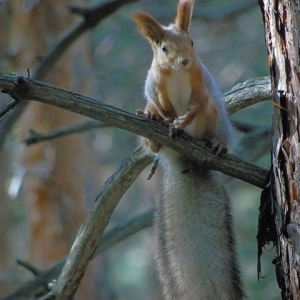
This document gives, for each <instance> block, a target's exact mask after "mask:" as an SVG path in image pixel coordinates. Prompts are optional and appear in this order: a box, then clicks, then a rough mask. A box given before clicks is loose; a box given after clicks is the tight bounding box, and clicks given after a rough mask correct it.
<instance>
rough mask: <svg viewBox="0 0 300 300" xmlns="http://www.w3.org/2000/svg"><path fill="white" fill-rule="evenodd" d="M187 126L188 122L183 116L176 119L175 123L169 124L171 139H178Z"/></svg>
mask: <svg viewBox="0 0 300 300" xmlns="http://www.w3.org/2000/svg"><path fill="white" fill-rule="evenodd" d="M186 126H187V124H186V120H185V118H184V117H183V116H182V117H178V118H176V119H175V120H174V122H173V123H171V124H169V137H170V138H174V137H176V136H177V135H178V133H180V132H181V131H182V130H183V128H185V127H186Z"/></svg>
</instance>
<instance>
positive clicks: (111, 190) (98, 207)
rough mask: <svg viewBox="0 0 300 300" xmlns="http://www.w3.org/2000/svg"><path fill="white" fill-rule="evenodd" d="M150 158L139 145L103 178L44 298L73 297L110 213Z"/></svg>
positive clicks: (62, 298)
mask: <svg viewBox="0 0 300 300" xmlns="http://www.w3.org/2000/svg"><path fill="white" fill-rule="evenodd" d="M141 158H142V159H141ZM151 160H152V159H151V158H150V157H149V156H146V155H145V153H144V151H143V150H142V148H139V149H138V150H136V151H134V153H133V155H132V156H131V157H130V158H127V159H126V160H125V161H123V163H122V165H121V166H120V167H119V169H118V171H117V172H116V173H115V174H114V175H113V176H111V177H110V178H109V179H108V180H107V181H106V183H105V185H104V187H103V188H102V190H101V192H100V194H99V196H98V197H97V199H96V203H95V208H94V209H93V211H92V212H91V213H90V215H89V218H88V219H87V221H86V222H85V223H84V224H83V226H82V228H81V229H80V230H79V232H78V235H77V237H76V239H75V241H74V243H73V246H72V249H71V251H70V253H69V255H68V258H67V261H66V263H65V265H64V267H63V269H62V272H61V274H60V276H59V278H58V280H57V284H56V285H55V287H54V289H53V290H52V291H51V292H50V293H49V295H48V296H47V297H45V298H43V299H54V298H55V299H56V300H60V299H61V300H65V299H71V298H72V297H73V295H74V293H75V292H76V290H77V288H78V285H79V283H80V281H81V278H82V276H83V274H84V272H85V270H86V268H87V265H88V263H89V261H90V260H91V259H92V257H93V254H94V252H95V250H96V247H97V242H98V240H99V238H100V237H101V236H102V233H103V231H104V229H105V228H106V226H107V225H108V222H109V220H110V217H111V214H112V213H113V211H114V209H115V207H116V206H117V204H118V203H119V200H120V199H121V197H122V196H123V194H124V193H125V192H126V190H127V189H128V188H129V187H130V186H131V184H132V183H133V182H134V181H135V179H136V178H137V177H138V175H139V174H140V173H141V171H143V170H144V168H145V167H146V166H147V165H149V163H150V162H151ZM83 245H84V246H83Z"/></svg>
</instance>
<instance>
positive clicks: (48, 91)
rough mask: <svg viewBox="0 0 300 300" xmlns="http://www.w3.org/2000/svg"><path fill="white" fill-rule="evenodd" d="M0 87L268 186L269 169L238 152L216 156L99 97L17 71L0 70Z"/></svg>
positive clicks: (215, 168) (262, 185)
mask: <svg viewBox="0 0 300 300" xmlns="http://www.w3.org/2000/svg"><path fill="white" fill-rule="evenodd" d="M0 89H1V90H2V91H4V92H5V93H7V94H9V95H11V96H12V97H13V98H15V99H18V100H19V101H20V102H21V103H22V102H24V101H27V100H35V101H39V102H42V103H47V104H51V105H54V106H57V107H60V108H63V109H66V110H69V111H72V112H75V113H79V114H81V115H85V116H87V117H90V118H93V119H95V120H99V121H102V122H104V123H106V124H109V125H112V126H116V127H119V128H121V129H124V130H127V131H130V132H133V133H135V134H138V135H141V136H144V137H146V138H149V139H152V140H154V141H156V142H158V143H161V144H163V145H165V146H168V147H170V148H172V149H174V150H176V151H178V152H180V153H182V154H185V155H187V156H189V157H190V158H191V160H194V161H195V162H197V163H199V164H202V165H204V166H206V167H208V168H210V169H213V170H216V171H220V172H223V173H224V174H227V175H229V176H232V177H235V178H238V179H241V180H243V181H245V182H248V183H250V184H253V185H255V186H258V187H261V188H262V187H264V186H265V183H266V178H267V175H268V170H266V169H263V168H259V167H257V166H254V165H252V164H250V163H248V162H246V161H243V160H241V159H239V158H237V157H235V156H234V155H230V154H228V155H226V156H216V155H215V154H213V153H211V152H209V151H208V149H207V147H206V146H205V145H204V143H203V142H201V141H198V140H194V139H192V138H191V137H189V136H188V135H186V134H182V135H181V136H180V137H178V138H176V139H173V140H170V138H169V134H168V129H167V128H166V127H164V126H161V125H159V124H157V122H154V121H151V120H147V119H145V118H142V117H139V116H135V115H133V114H130V113H128V112H126V111H123V110H120V109H117V108H114V107H112V106H110V105H107V104H104V103H101V102H100V101H99V100H95V99H92V98H88V97H84V96H81V95H79V94H76V93H72V92H70V91H66V90H63V89H60V88H57V87H54V86H51V85H47V84H45V83H42V82H38V81H34V80H32V79H28V78H26V79H25V78H24V77H22V76H19V75H14V74H1V73H0Z"/></svg>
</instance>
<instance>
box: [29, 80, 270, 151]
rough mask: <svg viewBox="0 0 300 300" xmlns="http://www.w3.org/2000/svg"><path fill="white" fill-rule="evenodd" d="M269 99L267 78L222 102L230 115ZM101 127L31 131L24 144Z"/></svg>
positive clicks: (91, 123) (242, 87)
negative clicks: (41, 131) (43, 131)
mask: <svg viewBox="0 0 300 300" xmlns="http://www.w3.org/2000/svg"><path fill="white" fill-rule="evenodd" d="M270 98H271V84H270V79H269V77H261V78H255V79H250V80H247V81H245V82H243V83H239V84H237V85H236V86H234V87H233V88H232V89H231V90H230V91H228V92H227V93H225V95H224V98H223V101H224V102H225V104H226V105H227V111H228V113H229V114H230V115H231V114H233V113H235V112H237V111H238V110H240V109H242V108H245V107H248V106H250V105H253V104H256V103H259V102H261V101H264V100H269V99H270ZM249 126H250V125H245V124H238V125H236V124H234V127H235V128H238V129H239V130H241V127H243V128H242V129H245V130H247V131H248V130H250V129H249ZM102 127H105V125H104V124H102V123H99V122H97V121H86V122H83V123H79V124H74V125H69V126H65V127H61V128H57V129H53V130H50V131H48V132H45V133H36V132H35V131H31V132H30V135H29V137H27V138H26V139H25V140H24V142H25V144H26V145H27V146H28V145H31V144H34V143H39V142H43V141H46V140H50V139H54V138H57V137H61V136H65V135H68V134H73V133H78V132H82V131H85V130H90V129H95V128H102ZM250 127H251V126H250ZM251 129H253V126H252V127H251Z"/></svg>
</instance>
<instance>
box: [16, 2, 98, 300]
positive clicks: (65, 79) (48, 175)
mask: <svg viewBox="0 0 300 300" xmlns="http://www.w3.org/2000/svg"><path fill="white" fill-rule="evenodd" d="M76 2H77V3H78V1H70V0H64V1H61V0H52V1H37V2H36V1H34V2H32V1H31V2H30V3H29V2H28V4H27V6H26V5H24V1H20V0H16V1H13V2H12V5H11V10H12V20H11V40H12V44H11V54H12V55H13V71H14V72H18V73H21V74H26V68H30V69H31V70H32V69H33V67H35V66H36V64H38V63H39V57H40V56H41V55H43V54H44V53H45V51H46V50H48V48H49V47H51V46H52V45H53V44H54V42H55V41H56V40H57V38H58V37H59V36H60V34H62V32H64V31H65V30H66V29H67V28H68V27H70V26H71V24H72V22H73V21H74V20H75V18H74V17H73V16H72V15H71V14H70V12H69V10H68V9H67V7H68V6H69V5H71V4H72V5H75V4H76ZM87 45H88V40H87V37H84V38H83V40H82V38H81V39H79V40H78V41H77V43H76V45H74V46H75V47H74V46H73V47H72V48H71V49H69V50H68V52H67V53H66V54H65V55H63V57H62V58H61V59H60V60H59V62H58V63H57V64H56V65H55V66H54V67H53V70H52V71H50V72H49V73H48V75H47V76H46V78H45V81H47V82H49V83H52V84H55V85H59V86H60V87H63V88H66V89H73V90H74V87H76V88H75V90H76V91H77V92H79V91H80V92H81V93H86V94H88V90H90V89H89V87H90V86H89V87H88V86H87V85H90V83H89V81H88V80H85V81H84V78H83V76H82V77H81V76H80V74H76V75H75V74H74V73H75V70H74V69H73V67H74V66H75V65H76V61H78V58H79V57H80V62H81V63H82V64H85V65H88V64H89V62H88V59H87V53H88V51H87V50H88V49H87ZM77 66H78V65H77ZM72 71H73V72H74V73H72ZM78 77H79V79H77V78H78ZM85 78H89V76H86V77H85ZM80 80H81V81H80ZM84 119H85V118H84V117H82V116H80V115H78V114H73V113H70V112H67V111H65V110H61V109H58V108H55V107H53V106H47V105H43V104H40V103H36V102H35V103H30V105H29V107H28V108H27V110H26V112H25V113H24V115H23V116H22V118H21V120H20V122H19V124H18V126H17V127H18V128H17V129H18V133H19V135H20V139H23V138H25V137H27V136H28V132H29V129H33V130H36V131H38V132H45V131H48V130H50V129H52V128H54V127H59V126H65V125H68V124H70V123H76V122H79V121H82V120H84ZM86 138H87V136H86V135H72V136H68V137H65V138H63V139H56V140H52V141H48V142H44V143H40V144H36V145H32V146H30V147H26V148H24V151H23V155H22V164H23V167H25V168H26V172H27V173H26V174H27V175H26V177H25V181H24V198H25V199H24V200H25V202H26V208H27V223H28V229H29V230H28V231H29V241H28V247H27V248H28V251H29V253H28V260H29V261H30V262H31V263H32V264H33V265H35V266H36V267H37V268H46V267H49V266H50V265H52V264H53V263H55V262H57V261H58V260H60V259H61V258H62V257H64V256H65V255H66V254H67V253H68V252H69V249H70V247H71V245H72V242H73V240H74V238H75V236H76V234H77V231H78V229H79V227H80V225H81V224H82V222H83V221H84V220H85V218H86V214H87V211H86V210H85V209H86V208H87V207H88V205H86V202H85V201H86V199H87V196H90V197H93V192H92V193H91V194H89V195H88V193H87V192H86V189H85V187H86V186H89V187H90V188H91V189H90V191H92V190H93V188H94V189H95V190H94V192H96V188H95V183H96V180H95V171H96V170H95V168H96V166H97V162H96V156H95V153H93V147H92V146H91V145H90V144H89V143H88V141H87V140H86ZM83 162H85V163H84V164H83ZM90 191H89V192H90ZM91 275H92V274H91V272H90V273H89V272H88V273H87V274H86V277H85V279H84V280H83V284H82V286H81V288H80V290H79V292H78V295H77V296H78V297H79V298H85V299H92V298H93V289H92V288H91V285H92V282H93V279H92V276H91Z"/></svg>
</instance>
